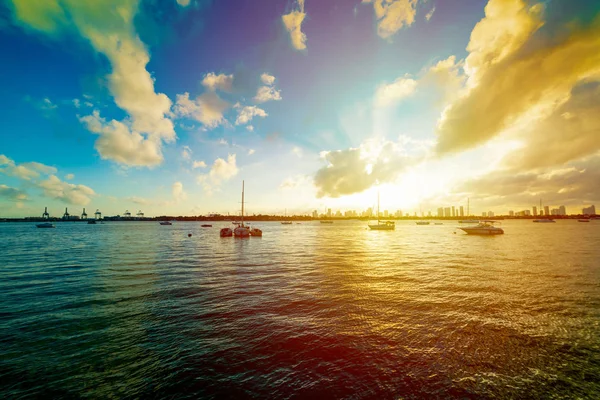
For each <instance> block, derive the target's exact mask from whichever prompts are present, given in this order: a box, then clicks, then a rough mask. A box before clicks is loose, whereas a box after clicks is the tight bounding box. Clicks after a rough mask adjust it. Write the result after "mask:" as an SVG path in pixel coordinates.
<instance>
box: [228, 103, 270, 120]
mask: <svg viewBox="0 0 600 400" xmlns="http://www.w3.org/2000/svg"><path fill="white" fill-rule="evenodd" d="M236 106H237V107H236V108H237V109H238V116H237V119H236V120H235V124H236V125H245V124H247V123H248V122H250V121H252V118H254V117H261V118H265V117H267V116H268V114H267V113H266V112H265V110H263V109H262V108H259V107H257V106H244V107H242V106H240V105H239V104H238V105H236Z"/></svg>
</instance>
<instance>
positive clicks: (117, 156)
mask: <svg viewBox="0 0 600 400" xmlns="http://www.w3.org/2000/svg"><path fill="white" fill-rule="evenodd" d="M80 121H82V122H84V123H86V125H87V128H88V129H89V130H90V131H91V132H93V133H97V134H98V135H100V136H99V138H98V139H97V140H96V144H95V147H96V150H98V153H99V154H100V157H101V158H102V159H105V160H113V161H115V162H117V163H119V164H122V165H124V166H145V167H151V166H155V165H158V164H160V163H161V162H162V160H163V156H162V152H161V142H160V140H159V139H157V138H156V136H148V137H145V136H144V135H142V134H140V133H138V132H136V131H133V130H131V129H130V127H129V126H127V125H125V124H124V123H122V122H119V121H116V120H112V121H110V122H106V120H105V119H104V118H102V117H100V113H99V112H98V111H97V110H95V111H94V113H93V114H92V115H88V116H85V117H81V118H80Z"/></svg>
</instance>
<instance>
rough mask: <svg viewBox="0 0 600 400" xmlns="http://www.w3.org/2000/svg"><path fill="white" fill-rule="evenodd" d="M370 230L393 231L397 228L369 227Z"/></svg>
mask: <svg viewBox="0 0 600 400" xmlns="http://www.w3.org/2000/svg"><path fill="white" fill-rule="evenodd" d="M369 229H371V230H373V231H393V230H395V229H396V227H395V226H394V225H369Z"/></svg>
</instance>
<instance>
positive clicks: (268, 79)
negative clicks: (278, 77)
mask: <svg viewBox="0 0 600 400" xmlns="http://www.w3.org/2000/svg"><path fill="white" fill-rule="evenodd" d="M260 80H261V81H262V83H264V84H265V85H268V86H273V84H274V83H275V77H274V76H273V75H269V74H267V73H264V74H262V75H261V76H260Z"/></svg>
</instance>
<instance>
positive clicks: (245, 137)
mask: <svg viewBox="0 0 600 400" xmlns="http://www.w3.org/2000/svg"><path fill="white" fill-rule="evenodd" d="M41 4H42V5H38V6H37V7H33V6H32V3H31V2H28V1H26V0H9V1H5V2H3V3H2V5H0V29H1V30H0V49H1V50H2V51H3V53H4V54H5V55H7V56H6V57H4V60H3V63H2V64H0V93H1V94H2V95H1V96H0V102H1V104H0V106H1V107H0V110H1V111H0V113H1V115H2V119H3V128H2V135H0V155H1V156H0V216H23V215H37V214H40V213H41V211H40V210H43V207H44V206H48V207H49V208H50V209H51V210H55V211H54V212H55V214H59V213H60V211H59V210H62V209H63V208H64V207H71V208H72V209H73V210H80V209H81V208H82V207H84V206H85V207H86V208H87V209H88V211H89V210H90V209H96V208H99V209H101V210H102V211H103V213H104V214H107V215H113V214H119V213H123V212H124V211H125V210H126V209H128V210H130V211H134V210H138V209H141V210H143V211H145V212H146V214H149V215H162V214H170V215H196V214H207V213H209V212H221V213H226V212H230V213H235V212H237V210H238V208H239V204H238V202H239V192H240V187H241V180H242V179H244V180H245V181H246V187H247V199H248V201H249V204H248V208H249V211H250V212H251V213H252V212H257V213H258V212H268V213H282V212H283V211H284V210H285V209H286V208H287V209H288V210H289V211H288V213H292V212H295V213H307V212H309V211H311V210H312V209H315V208H316V209H323V208H325V207H331V208H334V209H342V210H344V209H356V210H362V209H365V208H367V207H370V206H372V205H373V203H374V202H375V199H376V192H377V191H380V192H381V193H382V206H383V207H385V208H389V209H390V210H396V209H402V210H404V211H405V212H411V213H412V212H414V211H415V210H419V209H425V210H435V209H437V207H441V206H448V205H457V206H458V205H461V204H463V203H466V199H467V198H471V199H472V200H471V204H475V205H476V206H475V208H476V210H478V209H479V208H481V209H482V210H488V209H489V210H494V211H496V212H498V213H500V212H506V211H507V210H508V209H509V208H510V209H519V208H527V207H530V206H531V205H532V204H537V202H538V201H539V198H540V197H543V198H544V199H545V200H544V201H545V202H546V201H547V202H549V203H550V204H555V205H559V204H566V205H567V206H568V207H567V208H568V209H569V207H572V209H573V211H575V210H576V209H577V208H579V207H581V206H582V205H587V204H590V203H593V202H598V201H600V192H599V191H598V190H590V189H589V188H588V186H589V185H588V182H594V180H595V179H596V178H598V176H597V175H596V174H597V173H596V172H595V169H594V168H593V167H594V166H596V165H599V164H600V163H599V162H598V157H600V156H599V155H598V150H600V143H599V142H600V140H599V138H600V130H599V129H600V126H599V123H598V121H597V118H594V115H595V112H596V111H600V108H599V105H600V99H599V98H598V97H599V96H598V93H599V90H598V82H599V71H600V62H599V60H598V58H597V57H596V56H594V54H596V53H597V50H600V46H599V43H598V41H597V40H595V39H594V38H595V37H597V36H598V32H599V29H598V26H599V22H598V21H599V18H598V11H599V8H600V7H599V6H598V4H597V3H596V2H594V1H583V0H581V1H573V2H568V5H567V4H566V3H565V2H559V1H544V2H535V1H525V0H490V1H489V2H486V1H482V0H477V1H475V0H462V1H456V2H452V4H450V2H442V1H435V0H427V1H423V0H372V1H362V2H361V1H359V0H357V1H349V0H344V1H341V0H339V1H334V0H328V1H315V0H306V1H272V2H256V1H233V0H225V1H199V0H189V1H184V0H179V1H176V0H173V1H157V0H127V1H116V0H101V1H97V2H95V3H91V5H90V4H88V5H86V4H82V3H81V2H77V1H75V0H48V1H47V2H43V3H41ZM561 55H562V56H561ZM566 58H569V60H570V61H565V60H566ZM573 64H576V65H578V66H580V67H579V68H572V67H571V66H572V65H573ZM540 144H541V145H542V146H541V145H540ZM546 144H550V146H549V147H548V148H547V149H545V150H544V151H540V148H542V147H543V146H545V145H546ZM548 155H550V156H548ZM499 182H501V183H502V184H500V185H498V183H499ZM499 186H500V187H499Z"/></svg>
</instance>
